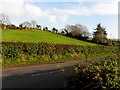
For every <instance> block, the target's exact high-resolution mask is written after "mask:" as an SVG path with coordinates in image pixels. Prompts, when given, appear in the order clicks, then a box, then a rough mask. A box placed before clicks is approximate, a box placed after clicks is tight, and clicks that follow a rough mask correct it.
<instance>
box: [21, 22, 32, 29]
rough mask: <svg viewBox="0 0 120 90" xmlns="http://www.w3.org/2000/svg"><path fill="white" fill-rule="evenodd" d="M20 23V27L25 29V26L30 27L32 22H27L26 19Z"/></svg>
mask: <svg viewBox="0 0 120 90" xmlns="http://www.w3.org/2000/svg"><path fill="white" fill-rule="evenodd" d="M21 25H22V27H23V28H25V29H26V28H30V27H31V26H32V24H31V23H30V22H27V21H26V22H23V23H21Z"/></svg>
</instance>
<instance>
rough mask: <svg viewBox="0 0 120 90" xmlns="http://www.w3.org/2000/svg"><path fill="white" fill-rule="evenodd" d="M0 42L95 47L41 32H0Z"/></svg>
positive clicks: (83, 42)
mask: <svg viewBox="0 0 120 90" xmlns="http://www.w3.org/2000/svg"><path fill="white" fill-rule="evenodd" d="M2 41H13V42H47V43H54V44H76V45H96V44H93V43H88V42H85V41H81V40H77V39H74V38H70V37H66V36H63V35H59V34H55V33H52V32H46V31H41V30H29V31H28V30H27V31H22V30H2Z"/></svg>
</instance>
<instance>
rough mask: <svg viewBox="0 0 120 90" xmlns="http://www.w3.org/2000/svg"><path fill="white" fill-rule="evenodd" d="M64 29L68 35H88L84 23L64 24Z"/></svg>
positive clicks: (80, 37)
mask: <svg viewBox="0 0 120 90" xmlns="http://www.w3.org/2000/svg"><path fill="white" fill-rule="evenodd" d="M64 30H65V32H66V33H67V35H68V36H71V37H75V38H79V39H87V38H88V37H89V35H90V34H89V32H88V28H87V27H86V26H85V25H81V24H76V25H66V26H65V29H64Z"/></svg>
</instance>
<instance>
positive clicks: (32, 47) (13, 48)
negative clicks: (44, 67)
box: [2, 42, 119, 65]
mask: <svg viewBox="0 0 120 90" xmlns="http://www.w3.org/2000/svg"><path fill="white" fill-rule="evenodd" d="M118 52H119V47H116V46H98V45H97V46H79V45H66V44H48V43H27V42H2V58H3V65H4V64H5V63H6V62H7V61H9V62H10V63H12V62H14V61H16V60H17V61H18V62H21V63H22V62H27V63H29V62H30V61H35V62H51V61H56V60H59V61H61V60H62V59H64V58H67V57H71V59H80V58H84V56H85V55H89V56H90V57H93V56H96V55H99V56H100V55H108V54H117V53H118Z"/></svg>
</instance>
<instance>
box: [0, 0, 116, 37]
mask: <svg viewBox="0 0 120 90" xmlns="http://www.w3.org/2000/svg"><path fill="white" fill-rule="evenodd" d="M0 13H3V14H7V15H8V16H9V17H10V19H11V22H12V23H13V24H16V25H19V24H20V23H21V22H24V21H31V20H36V21H37V23H38V24H41V25H42V26H48V27H49V29H51V28H52V27H56V28H58V29H61V28H64V26H65V25H67V24H70V25H72V24H83V25H86V26H87V27H88V29H89V31H90V32H91V33H92V32H93V31H94V28H96V25H97V24H98V23H101V24H102V26H104V27H105V28H106V31H107V32H108V38H118V0H99V1H98V0H0Z"/></svg>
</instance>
